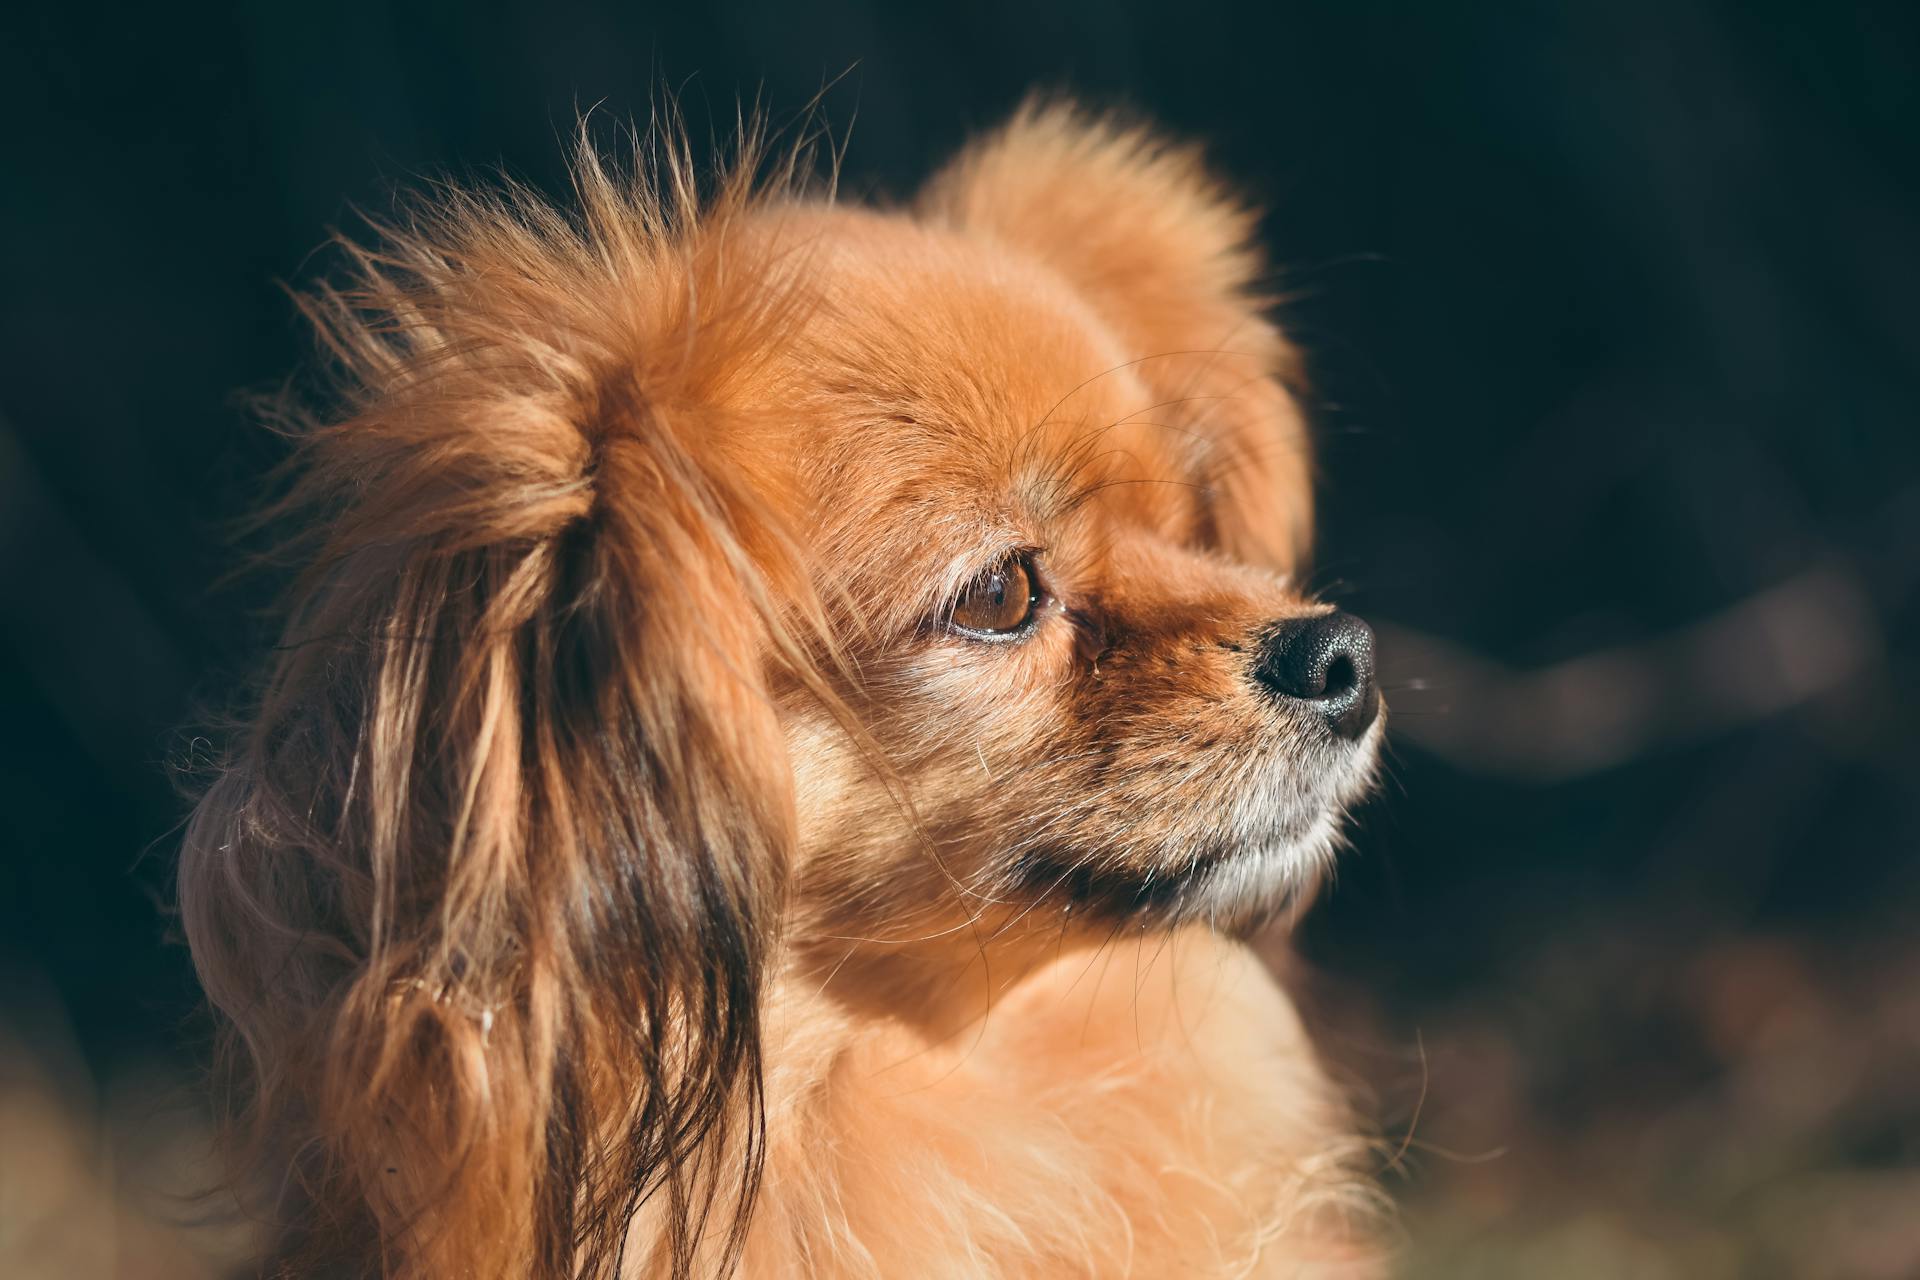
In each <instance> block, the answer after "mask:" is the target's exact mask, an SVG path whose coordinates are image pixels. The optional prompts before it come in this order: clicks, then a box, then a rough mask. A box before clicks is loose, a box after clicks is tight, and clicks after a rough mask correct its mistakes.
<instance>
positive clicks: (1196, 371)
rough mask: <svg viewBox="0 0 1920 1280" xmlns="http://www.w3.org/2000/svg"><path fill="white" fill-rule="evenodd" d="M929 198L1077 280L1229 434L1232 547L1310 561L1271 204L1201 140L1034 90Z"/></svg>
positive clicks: (1147, 358)
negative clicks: (1247, 200) (1270, 294)
mask: <svg viewBox="0 0 1920 1280" xmlns="http://www.w3.org/2000/svg"><path fill="white" fill-rule="evenodd" d="M919 208H920V212H921V215H922V217H924V218H927V219H928V220H930V221H933V222H935V223H938V224H941V225H946V226H951V227H955V228H958V229H961V230H963V231H965V232H968V233H970V234H974V235H980V236H986V237H990V238H992V239H994V240H996V241H998V242H999V243H1001V244H1003V245H1005V246H1007V247H1010V248H1013V249H1016V250H1018V251H1021V252H1024V253H1026V254H1029V255H1031V256H1033V257H1035V258H1037V259H1039V260H1040V261H1042V262H1044V263H1045V264H1046V265H1047V266H1049V267H1051V268H1052V269H1053V270H1054V271H1055V272H1057V273H1059V274H1060V275H1062V276H1064V277H1065V278H1066V279H1067V280H1068V281H1069V282H1070V283H1071V284H1072V285H1073V286H1074V287H1075V288H1076V289H1078V290H1079V292H1080V293H1081V295H1082V296H1084V297H1085V298H1086V299H1087V300H1088V301H1089V302H1090V303H1091V304H1092V305H1093V307H1094V308H1095V309H1096V310H1097V311H1098V312H1099V313H1100V315H1101V316H1102V317H1103V318H1104V319H1105V320H1106V321H1107V323H1108V324H1110V325H1111V326H1112V327H1113V328H1114V330H1115V331H1116V333H1117V334H1118V335H1119V337H1120V339H1121V341H1122V342H1123V343H1124V344H1125V345H1126V347H1127V349H1128V351H1129V353H1130V356H1131V358H1133V359H1134V360H1136V361H1138V364H1137V368H1138V369H1139V371H1140V373H1141V375H1142V376H1143V377H1144V378H1145V379H1146V380H1147V382H1148V383H1149V385H1151V386H1152V387H1153V388H1154V389H1155V391H1156V392H1157V393H1159V394H1160V395H1162V396H1164V397H1165V399H1166V401H1167V403H1165V404H1163V405H1160V406H1155V415H1156V416H1163V417H1182V418H1183V419H1184V423H1183V425H1185V426H1187V427H1188V429H1199V430H1200V431H1201V433H1202V434H1203V436H1204V438H1206V439H1208V440H1210V441H1212V442H1213V443H1214V444H1215V445H1216V446H1217V449H1216V452H1215V455H1214V466H1213V469H1212V473H1211V474H1210V475H1209V476H1208V488H1209V489H1210V491H1211V492H1212V494H1213V496H1214V499H1215V503H1214V508H1213V512H1212V514H1213V523H1214V526H1215V535H1216V537H1217V539H1218V541H1219V543H1220V544H1221V546H1222V547H1223V549H1225V550H1227V551H1228V552H1229V553H1231V554H1233V555H1236V556H1238V557H1240V558H1242V559H1245V560H1249V561H1252V562H1256V563H1263V564H1267V565H1270V566H1272V567H1275V568H1281V569H1289V568H1292V567H1293V566H1294V565H1295V564H1296V563H1297V562H1298V561H1299V559H1300V558H1301V556H1302V555H1303V554H1304V551H1305V547H1306V543H1307V541H1308V538H1309V535H1310V531H1311V528H1312V507H1311V493H1310V483H1309V481H1310V478H1311V475H1310V472H1311V468H1310V463H1309V458H1308V448H1307V433H1306V427H1305V423H1304V421H1303V418H1302V415H1301V412H1300V407H1299V405H1298V403H1297V402H1296V400H1295V398H1294V396H1293V394H1291V392H1290V391H1289V387H1290V386H1291V385H1297V381H1298V366H1299V361H1298V358H1297V356H1296V353H1295V352H1294V350H1293V348H1292V347H1291V345H1290V344H1289V343H1287V342H1286V340H1285V339H1284V338H1283V337H1282V336H1281V334H1280V333H1279V331H1278V330H1277V329H1276V328H1275V327H1274V326H1273V324H1272V323H1271V322H1270V321H1269V320H1268V319H1267V316H1266V312H1267V310H1268V307H1269V303H1270V300H1269V299H1267V298H1265V297H1263V296H1262V295H1261V294H1260V292H1259V287H1260V284H1261V280H1262V276H1263V274H1264V272H1265V262H1264V258H1263V255H1262V254H1261V252H1260V249H1259V247H1258V244H1257V239H1256V237H1257V233H1258V229H1259V219H1258V217H1257V215H1256V214H1255V212H1254V211H1253V210H1252V209H1250V208H1249V207H1248V206H1246V205H1245V204H1244V203H1242V202H1241V201H1240V200H1238V199H1237V198H1236V197H1235V196H1234V195H1233V194H1232V193H1231V192H1230V191H1229V190H1228V189H1227V188H1226V187H1225V186H1224V185H1222V184H1221V183H1220V182H1219V181H1218V180H1216V179H1215V178H1214V177H1213V176H1212V175H1211V174H1210V173H1209V172H1208V170H1207V168H1206V166H1205V164H1204V163H1203V160H1202V158H1201V156H1200V153H1199V152H1198V150H1197V149H1196V148H1193V147H1187V146H1179V145H1175V144H1171V143H1168V142H1167V141H1165V140H1164V139H1162V138H1160V137H1159V136H1157V135H1156V134H1154V133H1153V132H1151V131H1150V130H1148V129H1145V128H1143V127H1139V126H1134V125H1129V124H1125V123H1123V122H1120V121H1117V120H1115V119H1113V118H1110V117H1099V116H1092V115H1089V114H1087V113H1085V112H1083V111H1081V110H1079V109H1077V108H1075V107H1073V106H1071V105H1069V104H1065V103H1059V102H1032V103H1029V104H1028V105H1027V106H1025V107H1022V108H1021V109H1020V111H1019V112H1018V113H1016V114H1015V116H1014V118H1013V119H1012V120H1011V121H1010V122H1009V123H1008V124H1006V125H1005V126H1003V127H1002V128H1001V129H1000V130H999V131H998V132H996V133H993V134H990V135H988V136H987V137H985V138H983V139H982V140H981V141H979V142H977V143H975V144H974V145H973V146H971V147H969V148H968V149H967V150H966V151H964V152H962V153H961V155H960V156H959V158H958V159H957V160H955V161H954V162H953V163H952V164H951V165H949V166H948V167H947V168H946V169H945V170H944V171H942V172H941V173H939V174H938V175H936V176H935V177H934V178H933V179H932V181H930V182H929V183H928V184H927V187H926V189H925V190H924V191H923V192H922V194H921V198H920V203H919ZM1143 408H1144V406H1143Z"/></svg>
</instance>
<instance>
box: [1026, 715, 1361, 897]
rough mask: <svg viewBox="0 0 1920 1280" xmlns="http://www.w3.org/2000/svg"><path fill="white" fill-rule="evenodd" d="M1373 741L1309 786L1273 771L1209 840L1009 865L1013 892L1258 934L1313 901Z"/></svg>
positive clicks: (1032, 858)
mask: <svg viewBox="0 0 1920 1280" xmlns="http://www.w3.org/2000/svg"><path fill="white" fill-rule="evenodd" d="M1379 739H1380V733H1379V726H1378V725H1377V724H1376V726H1375V727H1374V729H1373V730H1372V731H1370V732H1369V733H1367V734H1366V735H1365V737H1364V738H1363V739H1362V740H1361V741H1360V742H1359V743H1356V744H1355V745H1354V746H1353V747H1352V748H1349V749H1347V750H1345V751H1343V752H1342V753H1341V757H1342V758H1340V759H1338V760H1336V761H1334V762H1332V763H1331V764H1330V766H1329V767H1327V768H1324V769H1321V770H1318V771H1316V772H1315V776H1314V780H1313V781H1312V782H1305V781H1303V780H1302V779H1301V778H1300V776H1299V775H1298V773H1297V772H1296V771H1294V770H1291V769H1289V770H1284V771H1281V770H1276V771H1275V772H1274V774H1273V775H1271V776H1270V777H1268V778H1264V779H1262V780H1261V781H1260V782H1259V783H1258V784H1256V785H1254V786H1252V787H1250V788H1248V790H1247V791H1246V793H1245V794H1243V795H1242V796H1241V797H1240V798H1239V799H1238V800H1237V801H1236V802H1235V803H1233V804H1231V805H1229V806H1227V807H1226V809H1225V811H1224V812H1223V813H1222V814H1221V815H1220V817H1219V820H1218V821H1217V822H1215V823H1213V824H1212V826H1213V829H1212V830H1211V831H1210V832H1208V833H1207V834H1206V835H1204V836H1201V837H1199V838H1197V839H1195V840H1194V841H1192V842H1191V843H1189V844H1187V845H1186V846H1184V847H1181V848H1172V849H1167V850H1164V851H1162V852H1161V854H1160V855H1159V856H1157V857H1153V858H1150V859H1144V860H1125V861H1122V860H1116V859H1115V858H1114V857H1113V856H1112V855H1111V853H1103V852H1102V851H1093V850H1085V851H1083V850H1076V849H1072V848H1068V847H1052V848H1045V849H1040V850H1035V851H1032V852H1029V853H1027V854H1025V855H1023V856H1022V858H1021V859H1020V861H1019V863H1018V864H1017V867H1016V872H1015V877H1016V879H1017V881H1018V883H1019V888H1020V889H1021V890H1022V891H1023V892H1024V893H1025V894H1027V895H1031V896H1035V897H1037V898H1038V899H1039V900H1041V901H1042V902H1044V903H1047V904H1049V905H1052V906H1054V907H1056V908H1057V909H1059V910H1060V911H1062V912H1063V913H1065V914H1067V915H1069V916H1080V917H1083V918H1091V919H1093V920H1096V921H1105V922H1109V923H1110V924H1111V925H1112V926H1121V927H1124V926H1125V925H1126V924H1128V923H1137V924H1139V925H1141V926H1147V927H1153V926H1159V927H1171V926H1174V925H1179V924H1187V923H1205V924H1208V925H1210V926H1212V927H1214V928H1216V929H1219V930H1221V931H1223V932H1228V933H1244V932H1249V931H1251V930H1254V929H1257V928H1258V927H1260V926H1261V925H1263V924H1265V923H1267V922H1269V921H1271V920H1273V919H1275V918H1276V917H1279V916H1282V915H1284V914H1286V913H1288V912H1289V911H1290V910H1291V909H1293V908H1294V907H1296V906H1297V905H1298V904H1300V903H1301V902H1303V901H1304V900H1306V899H1308V898H1310V897H1311V896H1312V892H1313V890H1314V889H1315V887H1316V886H1317V885H1318V884H1319V882H1320V880H1321V878H1322V877H1323V876H1324V875H1325V874H1326V872H1327V871H1328V869H1329V868H1330V867H1331V866H1332V863H1333V859H1334V855H1335V854H1336V853H1337V852H1338V851H1339V848H1340V846H1341V843H1342V840H1343V836H1342V828H1343V825H1344V823H1345V820H1346V815H1347V810H1348V807H1349V806H1350V805H1352V804H1354V803H1356V802H1357V801H1358V800H1359V799H1360V798H1361V797H1362V796H1364V795H1365V794H1366V793H1367V791H1368V790H1369V789H1370V788H1371V787H1372V785H1373V778H1374V769H1375V764H1376V760H1377V756H1378V749H1379Z"/></svg>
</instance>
